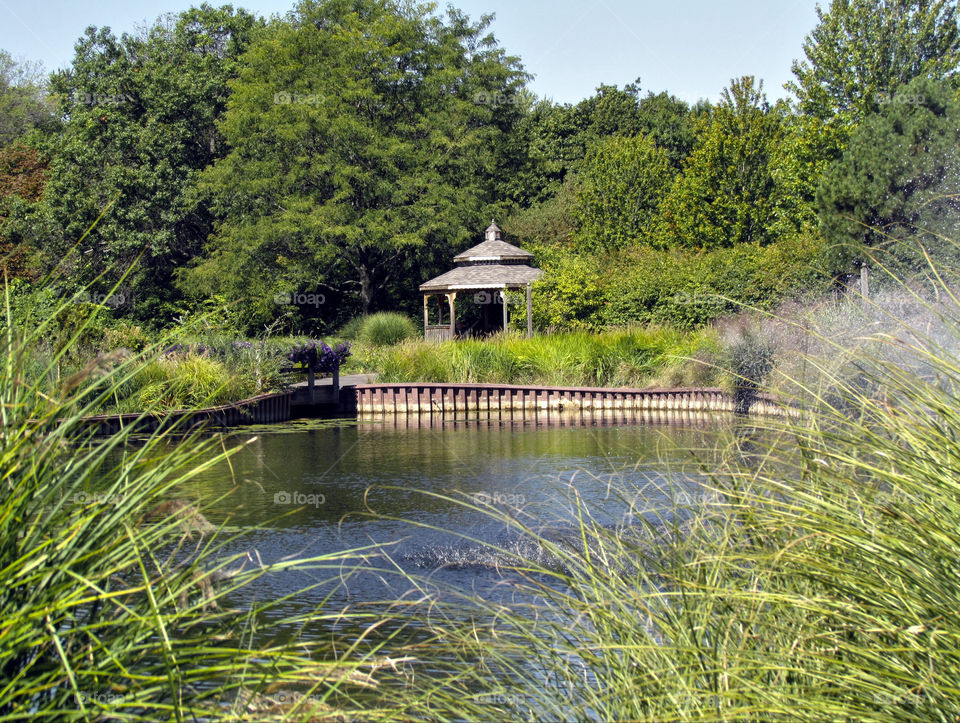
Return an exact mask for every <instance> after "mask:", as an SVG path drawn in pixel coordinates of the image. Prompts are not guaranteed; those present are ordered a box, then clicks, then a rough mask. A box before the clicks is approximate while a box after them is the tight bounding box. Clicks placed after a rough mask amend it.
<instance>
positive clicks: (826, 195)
mask: <svg viewBox="0 0 960 723" xmlns="http://www.w3.org/2000/svg"><path fill="white" fill-rule="evenodd" d="M901 98H904V99H909V100H910V102H900V103H889V104H886V105H884V106H882V107H881V109H880V112H879V113H876V114H872V115H870V116H868V117H867V118H866V119H864V121H863V122H862V123H861V124H860V126H858V128H857V129H856V131H854V133H853V135H852V137H851V139H850V143H849V145H848V147H847V148H846V150H845V151H844V153H843V157H842V159H841V160H839V161H837V162H834V163H833V164H831V165H830V166H829V167H828V168H827V171H826V173H825V174H824V177H823V180H822V182H821V184H820V188H819V191H818V194H817V202H818V207H819V214H820V220H821V224H822V229H823V234H824V236H825V237H826V238H827V240H828V241H830V242H831V243H832V244H833V249H834V253H833V255H832V259H831V260H832V263H833V267H834V271H835V272H838V273H846V272H849V271H851V270H852V269H853V268H854V267H855V266H857V265H859V264H860V263H864V262H868V261H869V257H870V256H871V255H875V254H877V253H878V252H886V251H888V252H890V253H889V255H886V254H885V259H887V260H889V261H897V262H899V263H901V264H916V263H922V260H921V259H917V257H916V256H914V254H913V252H912V250H911V246H910V245H909V244H903V243H900V242H901V241H903V240H905V239H910V240H919V241H921V242H922V243H923V244H924V245H925V246H926V247H927V248H928V250H930V251H934V252H935V253H944V252H949V253H952V254H954V255H955V250H954V249H955V242H956V241H960V227H958V223H960V176H958V175H957V168H960V103H958V101H957V100H956V97H955V94H954V92H953V90H952V89H951V87H950V85H949V83H948V82H946V81H934V80H930V79H928V78H917V79H915V80H914V81H912V82H911V83H909V84H908V85H907V86H905V87H904V88H903V89H902V94H901ZM951 239H952V240H951Z"/></svg>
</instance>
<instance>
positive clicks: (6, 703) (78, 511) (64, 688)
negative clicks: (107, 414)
mask: <svg viewBox="0 0 960 723" xmlns="http://www.w3.org/2000/svg"><path fill="white" fill-rule="evenodd" d="M5 320H6V325H5V327H4V328H3V329H2V333H0V345H2V350H3V353H2V355H0V359H2V363H0V488H2V489H0V621H2V624H0V719H2V720H6V721H17V720H21V721H57V722H59V721H70V720H78V721H79V720H83V721H92V720H178V721H179V720H252V719H255V720H317V719H329V718H330V717H331V716H337V715H340V714H341V712H342V713H343V715H345V716H347V717H350V718H353V717H360V716H363V717H370V718H372V717H377V716H378V715H382V716H383V717H390V716H391V715H395V712H391V711H381V710H379V709H378V708H377V705H378V704H377V702H376V700H375V699H373V698H371V697H367V698H366V699H365V702H360V701H359V700H358V698H357V697H356V692H357V691H363V690H373V689H375V688H376V686H377V683H378V681H377V679H376V677H375V676H374V675H373V673H374V671H376V670H377V669H378V668H379V667H380V664H379V663H377V662H376V660H375V659H374V654H375V653H376V652H377V650H378V649H379V647H380V645H382V644H383V642H382V641H381V642H375V641H372V640H368V638H369V637H371V636H370V635H368V634H369V633H371V631H372V630H373V629H374V628H375V627H376V625H375V623H377V622H378V621H376V620H372V619H371V618H370V617H369V616H367V617H360V616H358V617H357V618H356V625H355V626H354V632H353V633H352V634H351V638H350V640H349V641H346V642H344V643H343V644H342V645H340V644H338V643H337V642H336V641H335V638H334V636H333V634H331V636H330V638H329V639H327V638H323V639H318V638H314V639H307V640H304V639H298V638H297V637H296V636H292V637H291V639H290V641H289V642H285V638H284V637H283V635H277V634H276V632H277V631H279V630H294V631H295V630H297V629H298V628H299V627H301V626H303V625H304V624H306V622H307V621H309V622H310V624H311V625H314V626H316V625H317V624H321V625H322V624H324V623H325V621H329V624H330V626H331V629H332V628H333V625H334V623H335V622H336V623H337V624H340V625H343V624H344V623H345V622H350V621H352V620H354V618H353V617H352V616H351V613H350V612H349V611H343V610H337V611H335V612H334V611H326V610H324V609H323V608H322V606H321V607H320V608H319V609H316V610H313V611H311V612H310V613H309V614H307V615H303V616H298V615H292V616H291V615H289V614H288V613H285V612H284V609H283V607H282V604H283V600H279V601H278V600H273V599H272V598H271V597H270V596H266V597H267V600H265V601H259V600H258V596H257V595H256V594H255V592H256V590H257V585H258V584H262V583H263V581H264V580H265V579H266V577H265V576H269V575H271V574H274V573H278V572H282V571H284V570H294V571H297V572H298V574H303V575H307V576H310V577H312V578H313V579H315V580H321V579H334V580H337V579H339V580H344V579H346V578H348V577H349V575H350V574H351V570H352V569H353V567H354V565H356V564H358V561H359V560H360V558H361V556H362V554H363V553H362V552H361V551H344V552H340V553H334V554H329V555H325V556H321V557H315V558H310V559H294V558H291V559H286V558H285V559H284V560H282V561H279V562H276V563H271V564H264V563H263V562H262V561H261V560H260V559H259V556H258V555H257V553H256V551H255V550H253V549H252V548H251V547H250V545H251V542H250V540H249V538H248V537H247V536H246V535H247V533H246V532H244V531H238V530H236V529H235V528H232V529H231V528H229V527H228V526H227V524H226V523H227V522H228V520H225V519H222V520H216V519H215V520H208V519H207V518H206V516H205V515H206V513H207V512H208V509H209V507H210V505H211V503H213V502H215V500H205V499H200V498H197V499H189V500H184V499H182V498H181V495H183V494H184V492H183V490H185V489H188V485H189V483H190V481H191V480H192V479H193V478H194V477H195V476H196V475H201V474H203V473H205V472H206V471H208V470H210V469H212V468H214V467H215V466H217V465H220V466H221V467H222V466H223V464H222V463H223V462H224V461H225V460H226V459H228V458H229V457H230V456H231V455H232V454H233V453H235V452H236V451H237V450H239V449H241V445H237V444H230V443H226V442H225V441H224V440H223V439H221V438H219V437H214V436H200V435H199V434H198V433H196V432H194V433H191V434H187V433H186V432H185V431H184V430H183V429H180V428H178V427H176V426H174V427H172V428H167V429H166V430H164V431H162V432H155V433H153V434H151V435H147V436H138V437H136V438H134V437H132V435H131V433H130V429H129V427H128V428H126V429H123V430H121V431H120V432H119V433H118V434H115V435H113V436H110V437H106V438H96V437H93V436H91V433H90V432H89V430H88V428H87V427H86V426H85V425H84V423H83V421H82V419H81V418H82V417H83V416H84V415H86V414H91V413H93V412H94V411H96V410H98V409H100V408H102V407H103V406H105V405H106V404H107V403H109V401H110V400H111V399H112V398H113V397H115V394H116V390H117V388H118V387H120V386H122V385H124V384H129V383H130V381H131V380H132V379H133V378H134V377H135V376H136V375H137V374H138V373H140V371H141V369H142V366H143V364H144V363H145V362H146V361H147V360H148V359H149V358H155V356H156V355H159V353H160V349H161V348H162V347H154V348H150V349H148V350H146V351H145V352H144V353H143V354H137V355H132V354H117V355H105V356H103V357H100V358H98V359H97V360H96V363H91V364H90V365H88V366H87V367H85V368H84V369H82V370H81V371H80V372H78V373H77V374H75V375H73V376H71V377H69V378H65V379H63V378H61V379H59V381H58V387H57V389H56V391H55V392H54V393H48V392H47V391H45V389H44V387H43V386H42V385H43V384H46V383H47V380H49V379H50V378H53V377H52V375H51V374H50V373H49V371H50V368H53V367H56V365H58V364H61V363H62V358H63V355H65V354H67V353H69V349H70V345H71V344H72V343H76V340H77V339H79V338H81V337H82V335H83V333H84V331H85V329H84V326H83V323H80V324H79V325H78V327H77V328H76V329H75V330H74V332H73V335H72V337H71V339H68V340H66V342H65V343H64V344H63V345H62V346H61V347H60V349H59V350H58V351H57V352H55V353H53V354H52V355H51V356H50V357H49V358H48V359H47V362H46V364H47V369H45V370H42V371H43V373H41V374H33V373H32V372H29V370H27V369H26V368H25V366H24V365H25V363H26V362H28V361H30V360H31V359H33V357H32V355H31V349H32V348H33V347H34V346H36V345H38V344H40V343H41V342H42V340H43V339H45V338H47V337H48V336H49V335H50V334H51V333H52V332H51V330H50V329H49V324H50V323H51V322H49V321H47V322H42V323H40V324H39V325H38V326H36V327H34V328H32V329H29V330H28V329H24V328H23V327H22V326H20V325H18V324H17V323H16V322H15V321H14V320H13V318H12V316H11V314H10V302H9V294H7V295H6V304H5ZM168 343H169V342H168ZM31 363H32V362H31ZM94 378H95V380H96V382H97V383H91V382H92V381H93V380H94ZM242 484H243V482H242V481H237V480H235V485H242ZM238 550H240V552H238ZM307 579H309V578H307ZM258 581H259V583H258ZM318 584H319V583H318ZM244 590H246V592H242V591H244ZM251 593H252V594H251ZM264 616H269V618H270V619H271V622H272V626H271V627H269V628H267V629H264V627H263V625H262V620H263V619H264ZM380 620H381V621H382V618H381V619H380ZM277 690H280V691H286V692H287V695H286V696H285V697H283V696H281V699H280V700H279V702H278V698H277V696H276V695H275V692H276V691H277ZM271 691H273V693H272V692H271ZM290 691H295V694H291V693H290ZM284 700H285V701H286V703H284V702H283V701H284ZM291 700H293V701H294V702H293V703H291V702H290V701H291Z"/></svg>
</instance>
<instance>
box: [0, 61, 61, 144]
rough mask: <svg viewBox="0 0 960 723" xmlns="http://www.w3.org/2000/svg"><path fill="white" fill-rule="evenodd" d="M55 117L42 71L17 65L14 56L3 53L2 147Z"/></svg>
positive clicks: (0, 77) (0, 93)
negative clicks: (52, 116)
mask: <svg viewBox="0 0 960 723" xmlns="http://www.w3.org/2000/svg"><path fill="white" fill-rule="evenodd" d="M51 115H52V108H51V106H50V103H49V101H48V99H47V94H46V77H45V75H44V73H43V70H42V69H41V67H40V66H39V65H37V64H34V63H27V62H17V61H16V60H14V59H13V57H11V55H10V53H8V52H6V51H5V50H0V147H2V146H5V145H8V144H10V143H13V142H14V141H16V140H17V139H19V138H22V137H23V136H24V135H26V133H27V132H28V131H29V130H30V129H32V128H34V127H36V126H38V125H43V124H44V123H46V122H48V121H49V120H50V118H51Z"/></svg>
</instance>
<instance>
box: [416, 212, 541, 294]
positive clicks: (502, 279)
mask: <svg viewBox="0 0 960 723" xmlns="http://www.w3.org/2000/svg"><path fill="white" fill-rule="evenodd" d="M500 234H501V231H500V229H499V228H498V227H497V225H496V224H495V223H491V224H490V227H489V228H488V229H487V230H486V239H485V240H484V241H483V242H482V243H479V244H477V245H476V246H474V247H472V248H469V249H467V250H466V251H463V252H461V253H459V254H457V255H456V256H454V258H453V260H454V262H455V263H456V264H457V267H456V268H454V269H452V270H450V271H448V272H447V273H445V274H441V275H440V276H437V277H436V278H433V279H430V280H429V281H427V282H425V283H423V284H420V290H421V291H456V290H460V289H467V290H469V289H519V288H523V287H524V286H526V285H527V284H528V283H530V282H533V281H536V280H537V279H538V278H540V275H541V274H542V273H543V271H541V270H540V269H537V268H534V267H532V266H530V262H531V261H532V260H533V254H531V253H530V252H529V251H524V250H523V249H522V248H520V247H518V246H514V245H513V244H508V243H507V242H506V241H503V240H502V239H501V237H500Z"/></svg>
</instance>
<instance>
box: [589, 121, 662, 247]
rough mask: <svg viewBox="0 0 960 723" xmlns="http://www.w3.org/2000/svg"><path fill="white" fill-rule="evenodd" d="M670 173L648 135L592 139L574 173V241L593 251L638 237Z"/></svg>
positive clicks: (653, 212) (652, 211) (644, 230)
mask: <svg viewBox="0 0 960 723" xmlns="http://www.w3.org/2000/svg"><path fill="white" fill-rule="evenodd" d="M673 175H674V173H673V170H672V169H671V168H670V160H669V156H668V155H667V153H666V151H664V150H662V149H660V148H657V146H656V145H655V144H654V142H653V140H652V139H651V138H650V137H649V136H645V135H636V136H630V137H624V136H609V137H607V138H605V139H603V140H600V141H597V142H596V143H595V144H594V145H593V146H592V147H591V149H590V150H589V151H588V153H587V157H586V159H585V160H584V164H583V170H582V171H581V172H580V173H579V174H578V177H577V180H578V185H579V193H578V195H577V206H576V209H575V211H574V213H575V216H576V218H577V221H578V222H579V232H578V234H577V238H578V240H579V245H580V246H582V247H585V248H589V249H593V250H597V249H609V248H623V247H625V246H627V245H629V244H631V243H636V242H637V241H639V240H640V238H641V237H642V236H643V235H644V234H645V232H646V231H647V229H648V228H649V226H650V224H651V221H652V219H653V217H654V214H655V212H656V209H657V205H658V204H659V202H660V199H661V197H662V196H663V194H664V192H665V191H666V189H667V188H668V187H669V184H670V181H671V180H672V178H673Z"/></svg>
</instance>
